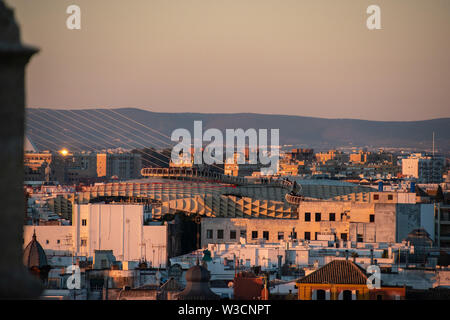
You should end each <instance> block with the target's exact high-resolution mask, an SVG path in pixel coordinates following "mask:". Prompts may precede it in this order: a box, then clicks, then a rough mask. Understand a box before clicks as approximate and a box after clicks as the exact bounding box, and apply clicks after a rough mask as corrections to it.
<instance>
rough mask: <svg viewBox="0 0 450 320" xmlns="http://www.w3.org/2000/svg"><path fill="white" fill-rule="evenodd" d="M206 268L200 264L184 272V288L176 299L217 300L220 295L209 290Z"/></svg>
mask: <svg viewBox="0 0 450 320" xmlns="http://www.w3.org/2000/svg"><path fill="white" fill-rule="evenodd" d="M197 263H198V262H197ZM210 278H211V276H210V274H209V271H208V269H206V268H205V267H202V266H200V265H198V264H197V265H196V266H193V267H191V268H189V270H188V271H187V272H186V288H185V289H184V290H183V291H182V292H180V293H179V294H178V295H177V299H178V300H218V299H219V298H220V297H219V296H218V295H216V294H215V293H214V292H212V291H211V288H210V286H209V279H210Z"/></svg>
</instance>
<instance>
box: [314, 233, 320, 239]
mask: <svg viewBox="0 0 450 320" xmlns="http://www.w3.org/2000/svg"><path fill="white" fill-rule="evenodd" d="M318 234H319V233H318V232H315V233H314V240H318V239H317V235H318Z"/></svg>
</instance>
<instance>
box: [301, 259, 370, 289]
mask: <svg viewBox="0 0 450 320" xmlns="http://www.w3.org/2000/svg"><path fill="white" fill-rule="evenodd" d="M297 283H333V284H366V283H367V275H366V272H365V271H364V270H363V269H362V268H361V267H360V266H358V265H356V264H355V263H353V262H352V261H348V260H333V261H331V262H330V263H328V264H326V265H324V266H323V267H322V268H320V269H319V270H316V271H314V272H313V273H311V274H309V275H307V276H306V277H304V278H302V279H300V280H298V281H297Z"/></svg>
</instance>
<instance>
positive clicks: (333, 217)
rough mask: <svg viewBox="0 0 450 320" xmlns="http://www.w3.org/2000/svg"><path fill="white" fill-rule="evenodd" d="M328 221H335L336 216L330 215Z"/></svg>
mask: <svg viewBox="0 0 450 320" xmlns="http://www.w3.org/2000/svg"><path fill="white" fill-rule="evenodd" d="M330 221H336V214H335V213H330Z"/></svg>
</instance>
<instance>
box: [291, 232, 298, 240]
mask: <svg viewBox="0 0 450 320" xmlns="http://www.w3.org/2000/svg"><path fill="white" fill-rule="evenodd" d="M291 237H292V240H295V239H297V232H295V231H293V232H292V233H291Z"/></svg>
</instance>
